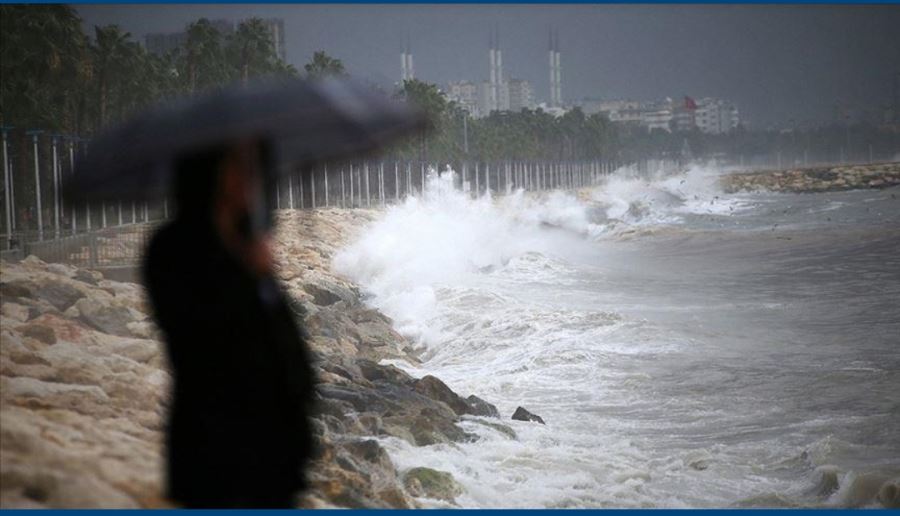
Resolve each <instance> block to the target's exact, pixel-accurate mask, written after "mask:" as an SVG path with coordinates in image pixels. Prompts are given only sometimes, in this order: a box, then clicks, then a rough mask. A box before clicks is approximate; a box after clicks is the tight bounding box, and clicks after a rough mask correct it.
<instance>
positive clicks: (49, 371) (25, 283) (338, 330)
mask: <svg viewBox="0 0 900 516" xmlns="http://www.w3.org/2000/svg"><path fill="white" fill-rule="evenodd" d="M375 216H376V214H375V212H369V211H343V210H319V211H311V212H292V213H287V212H285V213H280V214H279V219H280V227H279V232H278V235H277V243H278V245H277V248H276V252H277V254H278V257H279V262H280V267H279V269H278V276H279V277H280V278H281V280H282V281H283V283H284V285H285V287H286V290H287V292H288V294H289V296H290V299H291V305H292V309H293V310H294V312H295V314H296V315H297V317H298V319H300V320H301V321H302V323H303V326H304V328H305V329H306V332H307V333H308V341H309V343H310V346H311V348H312V351H313V355H314V358H315V361H316V364H315V365H316V371H317V374H318V377H319V380H320V385H319V408H320V413H319V414H318V415H317V417H316V418H315V421H314V428H315V431H316V433H317V435H318V438H319V439H318V440H319V443H320V449H319V452H318V458H317V459H316V461H315V463H314V464H313V467H312V468H311V471H310V472H309V478H310V483H311V489H310V491H309V492H308V493H307V494H306V496H305V497H304V499H303V500H302V502H301V504H302V505H303V506H306V507H335V506H336V507H384V508H408V507H417V506H420V505H421V503H422V501H423V500H425V499H427V498H432V499H440V500H443V501H445V502H450V503H453V498H454V497H455V496H458V495H459V494H460V492H461V487H460V486H459V485H458V484H456V482H455V481H454V479H453V478H452V476H450V475H449V474H447V473H445V472H441V471H437V470H433V469H430V468H429V466H430V465H429V464H427V463H425V462H424V461H423V464H420V465H417V467H415V468H412V469H411V470H409V471H398V470H397V468H396V467H395V466H394V464H393V462H392V461H391V458H390V456H389V455H388V453H387V452H386V451H385V449H384V448H383V447H382V445H381V444H380V441H381V440H382V439H389V438H394V439H404V440H406V441H408V442H409V443H411V444H413V445H415V446H431V445H435V444H438V443H456V442H466V441H473V440H477V439H478V436H477V435H475V434H473V433H470V432H466V431H464V430H463V429H462V428H460V427H459V426H458V425H457V423H458V422H459V421H460V419H461V418H469V419H472V420H473V421H479V422H482V423H484V424H485V425H486V426H491V427H492V428H495V429H496V428H501V429H502V430H504V431H506V433H507V434H508V435H509V437H510V438H515V434H514V432H513V431H512V430H511V429H510V428H509V427H507V426H505V425H503V424H501V423H500V422H499V421H496V420H493V421H492V419H493V418H496V417H497V416H498V414H497V410H496V408H495V407H493V405H491V404H489V403H487V402H485V401H484V400H481V399H479V398H477V397H476V396H469V397H462V396H460V395H458V394H457V393H454V392H453V391H452V390H451V389H450V388H449V387H447V386H446V385H445V384H444V383H443V382H441V381H440V380H439V379H437V378H435V377H432V376H426V377H424V378H419V379H417V378H413V377H411V376H409V375H408V374H406V373H404V372H403V371H401V370H400V369H398V368H396V367H393V366H390V365H382V364H380V363H379V362H380V361H382V360H384V359H400V360H408V361H415V360H416V358H415V353H414V352H413V351H412V349H411V348H410V347H409V344H408V343H407V341H406V340H405V339H404V338H403V337H402V336H401V335H399V334H397V333H396V332H395V331H394V330H393V329H392V327H391V321H390V320H389V319H388V318H386V317H385V316H384V315H382V314H381V313H379V312H377V311H375V310H372V309H370V308H368V307H366V306H365V305H364V304H363V303H362V302H361V295H360V292H359V289H358V288H357V287H356V285H354V284H352V283H350V282H348V281H346V280H344V279H342V278H340V277H337V276H335V275H333V274H331V273H330V272H329V271H330V267H329V264H330V261H331V257H332V256H333V254H334V252H336V250H337V249H338V248H339V247H340V246H341V245H342V244H343V243H344V242H346V240H347V239H348V238H350V237H351V236H352V235H353V232H354V231H357V230H359V229H360V228H361V227H363V226H364V225H365V224H366V223H367V222H369V221H371V220H372V219H373V218H374V217H375ZM0 289H2V302H0V307H2V315H0V317H2V319H0V335H2V343H0V436H2V439H0V506H2V507H4V508H5V507H165V506H167V503H166V501H165V500H164V499H163V495H162V470H163V469H162V468H163V459H162V446H163V432H164V424H165V414H166V408H167V404H168V399H167V394H168V385H169V382H170V377H169V374H168V372H167V369H166V363H165V357H164V354H163V353H162V352H161V345H160V342H159V334H158V331H157V330H156V328H155V327H154V325H153V323H152V321H151V320H150V317H149V310H148V307H147V304H146V301H145V298H144V292H143V289H142V288H141V287H140V286H138V285H135V284H131V283H121V282H115V281H109V280H107V279H104V278H103V276H102V275H101V274H100V273H97V272H94V271H87V270H82V269H76V268H73V267H69V266H65V265H60V264H46V263H44V262H41V261H40V260H38V259H36V258H34V257H29V258H26V259H25V260H23V261H21V262H19V263H3V264H2V268H0ZM249 349H250V348H249V347H248V350H249Z"/></svg>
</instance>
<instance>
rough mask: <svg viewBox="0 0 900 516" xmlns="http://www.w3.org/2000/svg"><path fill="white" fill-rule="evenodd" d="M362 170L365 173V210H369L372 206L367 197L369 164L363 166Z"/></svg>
mask: <svg viewBox="0 0 900 516" xmlns="http://www.w3.org/2000/svg"><path fill="white" fill-rule="evenodd" d="M363 170H365V171H366V208H370V207H371V206H372V200H371V198H370V197H369V175H370V174H369V162H368V161H367V162H366V164H365V165H364V166H363Z"/></svg>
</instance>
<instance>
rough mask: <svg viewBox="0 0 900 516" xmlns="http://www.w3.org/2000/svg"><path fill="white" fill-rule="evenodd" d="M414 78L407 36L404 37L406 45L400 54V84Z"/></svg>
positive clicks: (410, 48) (410, 49)
mask: <svg viewBox="0 0 900 516" xmlns="http://www.w3.org/2000/svg"><path fill="white" fill-rule="evenodd" d="M415 78H416V75H415V72H414V71H413V56H412V47H411V46H410V44H409V36H408V35H407V36H406V44H405V45H404V46H403V52H401V53H400V82H403V81H411V80H413V79H415Z"/></svg>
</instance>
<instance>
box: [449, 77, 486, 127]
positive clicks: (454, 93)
mask: <svg viewBox="0 0 900 516" xmlns="http://www.w3.org/2000/svg"><path fill="white" fill-rule="evenodd" d="M446 96H447V100H450V101H452V102H456V103H457V104H459V106H460V107H461V108H463V109H465V110H466V112H468V113H469V115H470V116H473V117H476V118H477V117H478V116H480V114H481V113H480V109H479V106H478V105H479V99H478V85H477V84H475V83H474V82H471V81H453V82H450V83H449V84H447V92H446Z"/></svg>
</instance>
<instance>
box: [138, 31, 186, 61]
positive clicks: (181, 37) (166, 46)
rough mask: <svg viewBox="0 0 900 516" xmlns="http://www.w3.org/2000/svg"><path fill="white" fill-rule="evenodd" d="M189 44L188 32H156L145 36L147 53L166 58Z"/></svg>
mask: <svg viewBox="0 0 900 516" xmlns="http://www.w3.org/2000/svg"><path fill="white" fill-rule="evenodd" d="M186 43H187V32H154V33H152V34H147V35H146V36H144V47H145V48H146V49H147V52H150V53H151V54H154V55H157V56H164V55H166V54H168V53H170V52H172V51H174V50H175V49H177V48H181V47H183V46H184V45H185V44H186Z"/></svg>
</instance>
